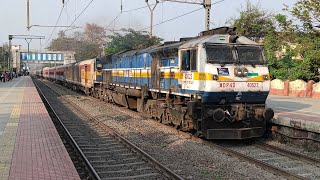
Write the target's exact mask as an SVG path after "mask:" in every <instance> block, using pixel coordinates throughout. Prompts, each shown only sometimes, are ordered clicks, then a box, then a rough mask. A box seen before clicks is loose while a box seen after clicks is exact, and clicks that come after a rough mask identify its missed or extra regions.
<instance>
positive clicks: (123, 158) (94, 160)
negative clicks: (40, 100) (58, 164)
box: [34, 79, 182, 179]
mask: <svg viewBox="0 0 320 180" xmlns="http://www.w3.org/2000/svg"><path fill="white" fill-rule="evenodd" d="M34 82H35V84H36V86H37V88H38V89H39V92H40V93H41V94H42V96H43V97H44V99H45V100H46V101H47V103H48V104H49V106H50V107H51V109H52V111H53V112H54V114H55V115H56V116H57V118H58V119H59V121H60V122H61V126H63V128H64V130H65V132H67V134H68V136H69V138H70V139H71V142H73V144H74V145H73V146H75V147H76V149H77V151H78V154H80V155H81V159H82V160H83V162H84V163H85V164H86V169H88V170H89V172H90V174H91V177H92V178H93V179H182V178H181V177H180V176H179V175H177V174H176V173H174V172H173V171H171V170H170V169H168V168H166V167H165V166H164V165H162V164H161V163H159V162H158V161H157V160H155V159H154V158H152V157H151V156H150V155H148V154H147V153H146V152H144V151H143V150H141V149H140V148H138V147H137V146H135V145H134V144H132V143H131V142H129V141H128V140H126V139H125V138H123V137H122V136H121V135H120V134H118V133H117V132H116V131H114V130H113V129H111V128H109V127H108V126H106V125H105V124H103V123H102V122H100V121H99V120H97V119H96V118H95V117H93V116H91V115H90V114H89V113H87V112H85V111H83V109H81V107H79V106H77V105H76V104H74V103H72V102H71V101H68V100H67V99H66V98H64V97H63V95H62V94H59V93H58V92H57V91H55V90H53V89H51V88H50V87H49V86H46V85H45V84H44V83H43V82H41V81H39V80H36V79H34ZM71 112H73V113H71Z"/></svg>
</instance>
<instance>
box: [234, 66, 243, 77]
mask: <svg viewBox="0 0 320 180" xmlns="http://www.w3.org/2000/svg"><path fill="white" fill-rule="evenodd" d="M241 74H242V71H241V68H234V75H235V76H238V77H240V76H241Z"/></svg>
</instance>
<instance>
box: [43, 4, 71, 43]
mask: <svg viewBox="0 0 320 180" xmlns="http://www.w3.org/2000/svg"><path fill="white" fill-rule="evenodd" d="M69 1H70V0H68V1H67V2H66V3H65V4H63V6H62V8H61V11H60V14H59V17H58V19H57V22H56V25H55V26H54V28H53V30H52V32H51V34H50V36H49V38H48V39H47V41H46V43H44V45H43V46H45V45H46V44H47V43H48V42H49V41H50V39H51V37H52V35H53V33H54V31H55V30H56V28H57V27H56V26H57V25H58V23H59V21H60V19H61V15H62V12H63V9H64V8H65V7H66V6H67V4H68V2H69Z"/></svg>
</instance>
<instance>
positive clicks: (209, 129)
mask: <svg viewBox="0 0 320 180" xmlns="http://www.w3.org/2000/svg"><path fill="white" fill-rule="evenodd" d="M52 71H56V73H55V76H54V77H53V76H52ZM50 73H51V74H50ZM37 74H38V75H40V76H43V77H46V78H49V79H54V80H56V81H59V82H61V83H63V84H64V85H66V86H69V87H71V88H73V89H75V90H77V89H78V90H83V91H84V92H85V93H86V94H88V95H92V96H94V97H97V98H100V99H102V100H104V101H108V102H112V103H116V104H119V105H122V106H125V107H127V108H130V109H134V110H137V111H138V112H142V113H144V114H146V115H148V116H150V117H152V118H154V119H156V120H157V121H159V122H161V123H164V124H167V125H172V126H174V127H176V128H177V129H180V130H182V131H193V132H195V133H197V134H198V135H201V136H203V137H205V138H206V139H246V138H254V137H261V136H263V135H264V133H265V132H266V123H267V121H268V120H270V119H271V118H273V116H274V112H273V110H272V109H270V108H268V107H267V106H266V103H265V102H266V99H267V97H268V93H269V89H270V75H269V71H268V67H267V65H266V60H265V57H264V53H263V46H261V45H259V44H257V43H256V42H254V41H251V40H250V39H248V38H246V37H243V36H237V35H236V33H235V29H234V28H229V27H222V28H217V29H213V30H209V31H205V32H201V33H200V34H199V36H197V37H192V38H182V39H180V41H174V42H165V43H164V44H162V45H157V46H152V47H146V48H141V49H136V50H130V51H126V52H121V53H117V54H112V55H108V56H105V57H101V58H96V59H92V60H87V61H82V62H80V63H76V64H69V65H64V66H59V67H56V68H45V69H43V70H42V71H38V72H37Z"/></svg>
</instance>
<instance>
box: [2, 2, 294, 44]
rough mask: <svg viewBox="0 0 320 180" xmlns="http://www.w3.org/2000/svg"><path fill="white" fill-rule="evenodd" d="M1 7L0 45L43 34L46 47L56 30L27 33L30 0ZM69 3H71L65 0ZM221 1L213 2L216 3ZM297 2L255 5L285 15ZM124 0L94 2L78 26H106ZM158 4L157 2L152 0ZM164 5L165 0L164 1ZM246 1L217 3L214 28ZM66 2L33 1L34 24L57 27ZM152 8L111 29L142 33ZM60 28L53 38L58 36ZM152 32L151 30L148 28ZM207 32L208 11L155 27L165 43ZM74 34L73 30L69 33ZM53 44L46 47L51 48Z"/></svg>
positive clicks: (171, 8)
mask: <svg viewBox="0 0 320 180" xmlns="http://www.w3.org/2000/svg"><path fill="white" fill-rule="evenodd" d="M1 1H2V2H1V6H0V22H1V28H0V44H3V43H5V42H7V41H8V35H9V34H19V35H20V34H26V35H43V36H45V37H46V40H42V45H43V44H45V42H46V41H47V40H48V38H49V36H50V34H51V32H52V30H53V28H38V27H32V28H31V30H30V32H28V31H27V30H26V26H27V20H26V2H27V0H1ZM65 1H66V2H67V1H68V0H65ZM90 1H91V0H69V2H68V4H67V5H66V7H65V8H64V10H63V13H62V17H61V20H60V22H59V24H58V25H70V23H71V22H72V21H73V20H74V19H75V17H76V16H78V15H79V14H80V12H81V11H82V10H83V9H84V8H85V7H86V5H87V4H88V3H89V2H90ZM122 1H123V10H132V9H136V8H139V7H143V6H146V3H145V0H122ZM217 1H219V0H212V3H214V2H217ZM296 1H297V0H251V2H253V3H260V5H261V7H262V8H264V9H266V10H269V11H272V12H274V13H281V12H282V8H283V7H284V5H283V4H287V5H291V6H292V5H293V4H294V3H295V2H296ZM120 2H121V0H93V2H92V4H91V5H90V6H89V8H88V9H87V10H86V11H85V12H84V13H83V14H82V15H81V16H80V17H79V19H78V20H77V21H76V22H75V25H76V26H83V25H84V24H85V23H87V22H95V23H97V24H99V25H102V26H104V27H106V26H108V25H109V24H110V22H111V21H112V20H113V19H114V18H115V17H116V16H117V15H119V14H120ZM149 2H150V3H154V2H155V0H149ZM160 2H161V0H160ZM245 2H246V0H225V1H223V2H221V3H218V4H215V5H213V6H212V9H211V22H212V24H211V28H213V27H219V26H224V25H225V23H226V21H227V20H228V19H230V18H231V17H234V16H235V15H237V14H238V10H240V9H241V6H243V5H245ZM61 8H62V0H30V11H31V15H30V16H31V18H30V19H31V23H30V24H31V25H55V23H56V21H57V19H58V16H59V13H60V10H61ZM198 8H201V6H200V5H187V4H180V3H173V2H165V3H161V4H158V6H157V7H156V10H155V15H154V24H157V23H160V22H162V21H165V20H167V19H171V18H173V17H176V16H179V15H182V14H184V13H187V12H190V11H192V10H195V9H198ZM149 15H150V13H149V9H148V8H144V9H140V10H136V11H132V12H126V13H125V12H124V13H122V14H120V15H119V18H118V19H117V20H116V21H115V22H114V23H112V24H111V25H110V26H109V28H115V29H120V28H129V27H130V28H133V29H135V30H141V29H144V28H148V26H149V21H150V19H149ZM64 29H65V28H57V29H56V31H55V33H54V34H53V38H55V37H56V36H57V32H58V31H59V30H64ZM147 30H149V29H147ZM203 30H204V9H201V10H199V11H197V12H195V13H192V14H189V15H186V16H184V17H182V18H178V19H176V20H173V21H170V22H167V23H164V24H161V25H159V26H156V27H154V34H155V35H157V36H159V37H161V38H164V39H165V40H177V39H179V38H180V37H186V36H195V35H197V34H198V33H199V32H200V31H203ZM67 32H68V33H72V31H67ZM49 43H50V41H49V42H48V43H47V44H46V45H45V46H47V45H48V44H49ZM13 44H19V45H22V46H23V48H27V43H26V42H25V41H24V40H13ZM30 48H31V49H39V48H40V41H39V40H33V41H32V42H31V47H30Z"/></svg>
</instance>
